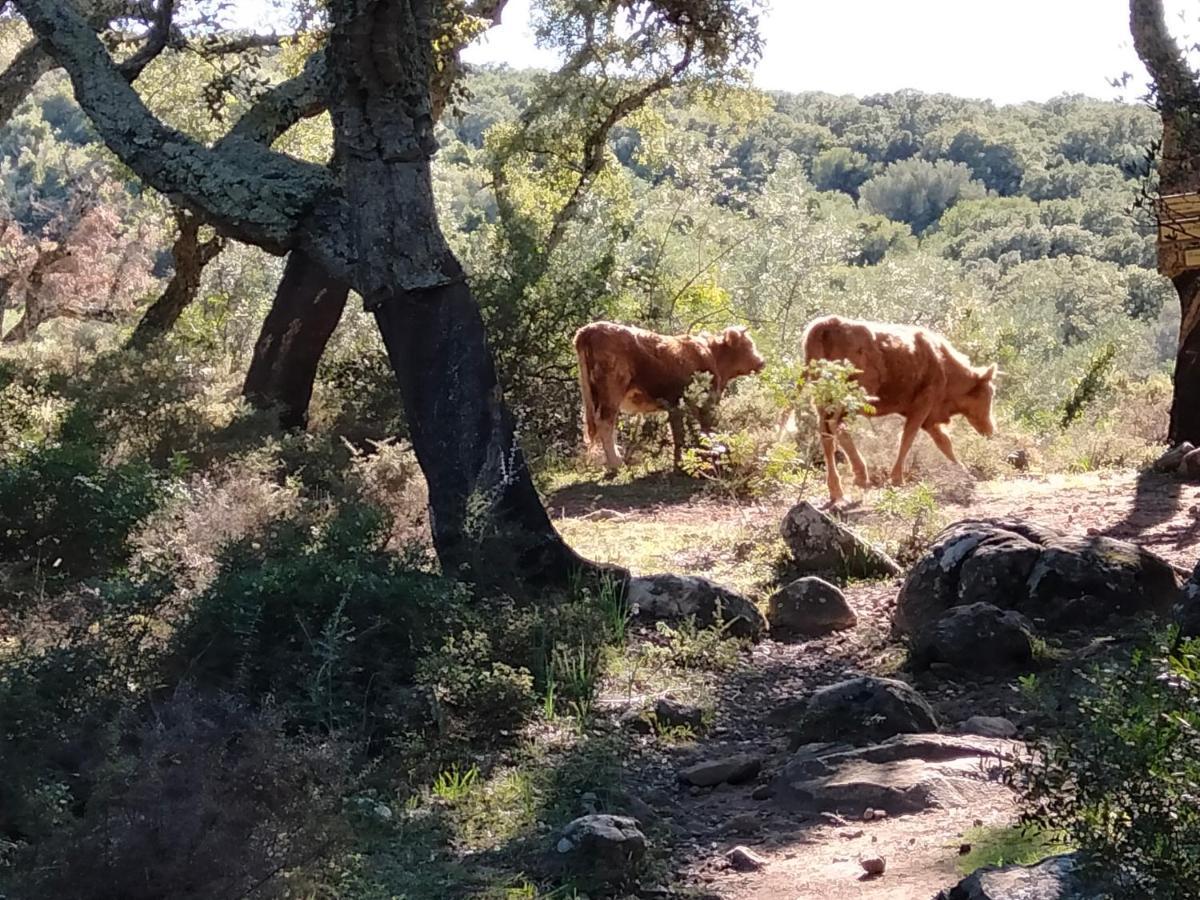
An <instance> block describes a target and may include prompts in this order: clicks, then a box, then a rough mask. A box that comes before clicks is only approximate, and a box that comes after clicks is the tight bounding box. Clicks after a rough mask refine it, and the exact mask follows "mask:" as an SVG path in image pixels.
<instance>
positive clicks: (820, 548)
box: [780, 501, 900, 578]
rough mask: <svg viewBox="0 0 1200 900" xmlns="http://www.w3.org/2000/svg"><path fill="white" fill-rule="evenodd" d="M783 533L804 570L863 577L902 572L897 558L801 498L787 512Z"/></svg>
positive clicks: (815, 572) (801, 568) (793, 555)
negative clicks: (897, 563) (869, 542)
mask: <svg viewBox="0 0 1200 900" xmlns="http://www.w3.org/2000/svg"><path fill="white" fill-rule="evenodd" d="M780 533H781V534H782V535H783V539H784V541H785V542H786V543H787V545H788V547H789V548H790V549H791V551H792V557H793V560H794V562H795V565H796V568H797V569H798V570H799V571H801V572H805V573H811V574H829V575H835V576H838V577H843V576H851V575H853V576H860V577H864V578H875V577H888V576H892V575H899V574H900V567H899V566H898V565H896V562H895V560H893V559H892V558H891V557H889V556H888V555H887V554H886V553H884V552H882V551H881V550H879V549H877V548H875V547H872V546H871V545H870V544H868V543H867V542H866V541H864V540H862V539H861V538H859V537H858V536H857V535H855V534H854V532H852V531H850V529H848V528H846V527H845V526H844V525H841V524H839V523H838V522H835V521H834V520H833V519H831V518H830V517H829V516H827V515H826V514H825V513H823V512H821V511H820V510H819V509H817V508H816V507H815V506H813V505H812V504H811V503H809V502H808V501H802V502H800V503H798V504H796V505H795V506H793V507H792V508H791V509H790V510H789V511H788V514H787V515H786V516H784V517H783V524H782V525H781V526H780Z"/></svg>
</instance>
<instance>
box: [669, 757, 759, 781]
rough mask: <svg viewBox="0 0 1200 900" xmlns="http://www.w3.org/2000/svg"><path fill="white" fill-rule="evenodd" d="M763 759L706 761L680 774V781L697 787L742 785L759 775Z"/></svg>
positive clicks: (739, 758) (743, 758)
mask: <svg viewBox="0 0 1200 900" xmlns="http://www.w3.org/2000/svg"><path fill="white" fill-rule="evenodd" d="M760 769H762V759H761V758H760V757H757V756H751V755H749V754H740V755H738V756H728V757H724V758H723V759H713V760H706V761H704V762H700V763H696V764H695V765H693V766H689V767H688V768H686V769H684V770H683V771H682V772H680V773H679V780H680V781H682V782H683V783H684V784H690V785H694V786H696V787H713V786H715V785H718V784H723V783H729V784H742V783H743V782H746V781H749V780H750V779H752V778H754V777H755V776H756V775H758V773H759V770H760Z"/></svg>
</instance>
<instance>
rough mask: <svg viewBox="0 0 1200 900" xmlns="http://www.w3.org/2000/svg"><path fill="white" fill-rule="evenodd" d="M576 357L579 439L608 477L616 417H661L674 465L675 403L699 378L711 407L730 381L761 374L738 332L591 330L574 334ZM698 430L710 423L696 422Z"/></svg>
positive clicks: (678, 441) (679, 430) (679, 422)
mask: <svg viewBox="0 0 1200 900" xmlns="http://www.w3.org/2000/svg"><path fill="white" fill-rule="evenodd" d="M575 352H576V353H577V354H578V355H579V388H580V391H581V393H582V394H583V421H584V434H585V436H586V438H587V442H588V443H589V444H595V443H596V441H597V440H598V441H599V442H600V443H601V445H602V446H603V447H604V460H605V468H606V469H607V470H608V473H609V475H610V476H611V475H615V474H616V471H617V469H618V468H619V467H620V465H621V457H620V455H619V454H618V453H617V445H616V427H617V415H618V414H619V413H620V412H622V411H624V412H637V413H650V412H662V411H665V412H666V413H667V416H668V419H669V421H670V423H671V437H672V439H673V441H674V444H675V465H676V466H678V465H679V462H680V459H681V457H682V453H683V409H682V407H681V405H680V400H681V399H682V398H683V394H684V391H685V390H686V389H687V386H688V385H689V384H690V383H691V381H692V377H693V376H694V375H696V374H697V373H698V372H709V373H711V375H712V397H711V399H712V401H713V402H715V401H716V400H717V399H719V398H720V396H721V394H722V393H723V392H724V390H725V387H726V386H727V385H728V384H729V382H730V381H732V380H733V379H735V378H737V377H739V376H741V375H753V374H755V373H757V372H760V371H762V367H763V358H762V357H761V356H760V355H759V353H758V350H757V349H756V348H755V346H754V341H753V340H752V339H751V337H750V335H749V334H747V333H746V329H745V328H743V327H741V326H730V327H729V328H726V329H725V330H724V331H722V332H721V333H720V334H716V335H712V334H708V333H707V332H701V333H700V334H697V335H687V334H681V335H663V334H655V333H654V332H653V331H646V330H645V329H642V328H635V327H633V326H631V325H617V324H616V323H614V322H593V323H592V324H590V325H585V326H583V327H582V328H580V329H579V331H577V332H576V333H575ZM701 424H702V426H703V427H706V428H707V427H709V423H707V422H703V421H702V423H701Z"/></svg>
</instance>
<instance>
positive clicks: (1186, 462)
mask: <svg viewBox="0 0 1200 900" xmlns="http://www.w3.org/2000/svg"><path fill="white" fill-rule="evenodd" d="M1179 474H1180V475H1182V476H1183V477H1184V478H1197V477H1200V449H1197V450H1193V451H1192V452H1191V453H1189V454H1188V455H1187V456H1185V457H1184V458H1183V459H1182V460H1181V461H1180V463H1179Z"/></svg>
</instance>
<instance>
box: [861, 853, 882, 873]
mask: <svg viewBox="0 0 1200 900" xmlns="http://www.w3.org/2000/svg"><path fill="white" fill-rule="evenodd" d="M859 865H861V866H862V867H863V871H864V872H866V873H867V874H868V875H870V876H871V877H872V878H878V877H879V876H880V875H882V874H883V871H884V869H886V868H887V860H885V859H884V858H883V857H882V856H872V857H870V858H869V859H864V860H863V861H862V862H861V863H859Z"/></svg>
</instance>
